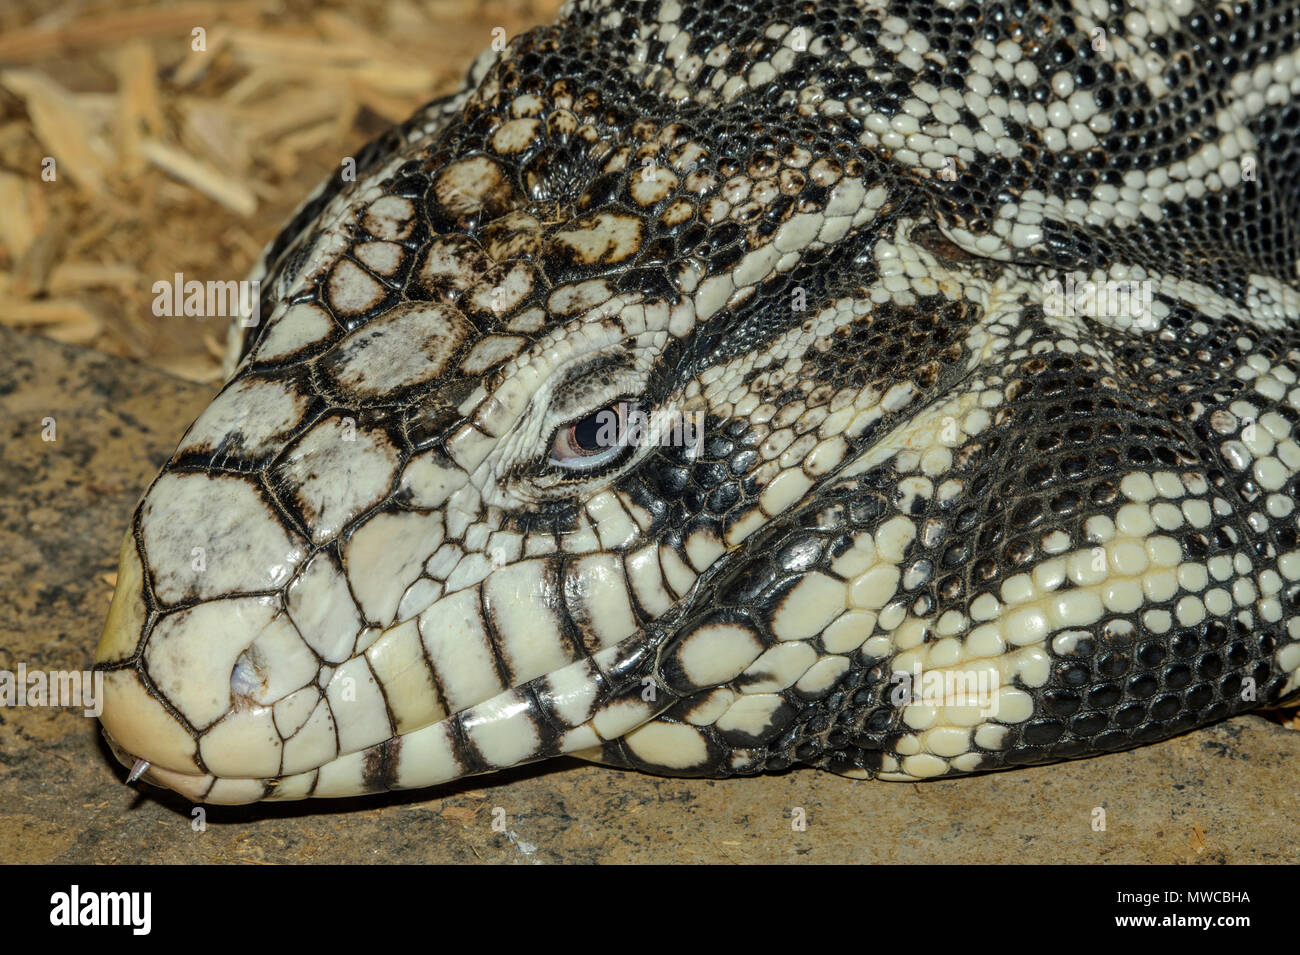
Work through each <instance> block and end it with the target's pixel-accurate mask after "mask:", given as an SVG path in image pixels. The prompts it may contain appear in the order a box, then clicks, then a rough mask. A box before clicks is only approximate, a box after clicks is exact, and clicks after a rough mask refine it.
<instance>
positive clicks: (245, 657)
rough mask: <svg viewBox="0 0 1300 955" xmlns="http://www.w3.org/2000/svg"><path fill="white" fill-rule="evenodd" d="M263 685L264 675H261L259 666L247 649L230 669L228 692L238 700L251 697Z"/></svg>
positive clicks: (264, 681) (264, 684) (264, 682)
mask: <svg viewBox="0 0 1300 955" xmlns="http://www.w3.org/2000/svg"><path fill="white" fill-rule="evenodd" d="M265 686H266V677H265V676H263V675H262V670H261V667H259V666H258V665H257V664H256V663H255V662H254V661H253V659H252V657H250V656H249V653H248V651H247V650H246V651H244V652H243V653H241V654H240V655H239V659H238V660H236V661H235V666H234V669H232V670H231V671H230V692H231V693H232V694H233V695H234V697H235V699H236V700H237V701H238V700H240V699H246V698H248V697H251V696H252V695H253V694H254V693H255V692H257V691H258V690H260V689H262V688H263V687H265Z"/></svg>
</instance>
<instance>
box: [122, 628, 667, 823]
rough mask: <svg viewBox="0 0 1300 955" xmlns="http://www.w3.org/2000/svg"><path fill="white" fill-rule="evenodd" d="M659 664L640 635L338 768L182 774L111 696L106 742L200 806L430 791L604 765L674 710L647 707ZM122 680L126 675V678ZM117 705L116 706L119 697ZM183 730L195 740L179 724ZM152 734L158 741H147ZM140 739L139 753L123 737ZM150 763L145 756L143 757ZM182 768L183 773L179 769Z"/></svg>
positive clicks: (146, 776) (147, 778)
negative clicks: (548, 765) (607, 751)
mask: <svg viewBox="0 0 1300 955" xmlns="http://www.w3.org/2000/svg"><path fill="white" fill-rule="evenodd" d="M652 660H653V657H652V655H649V654H647V652H646V646H645V643H644V642H643V641H642V640H641V639H639V637H633V638H629V639H628V640H625V641H623V642H622V643H619V644H617V645H614V646H611V647H609V648H607V649H606V650H603V651H601V652H599V653H597V654H595V655H594V656H592V657H590V658H587V659H583V660H579V661H576V662H574V663H572V664H569V665H568V666H565V667H561V668H559V669H558V670H556V671H554V672H552V673H548V674H546V675H544V676H542V677H538V678H536V679H534V680H530V681H528V682H527V683H525V684H523V685H521V686H518V687H512V688H511V689H509V690H507V691H505V692H503V693H500V694H497V695H496V696H494V697H492V698H490V699H488V700H485V701H483V702H482V703H479V704H477V705H475V706H472V707H469V708H468V709H466V710H463V711H461V712H459V713H455V714H452V715H450V716H448V717H445V718H443V719H441V720H438V721H436V722H434V723H431V724H429V725H428V726H425V727H422V728H420V729H418V730H413V731H410V732H408V733H404V734H400V735H395V736H391V737H389V738H387V739H385V740H383V741H382V742H379V743H376V744H374V745H372V746H368V747H365V748H363V749H359V750H355V751H353V752H350V753H346V754H343V755H340V756H336V757H335V758H333V759H331V760H328V761H327V762H325V763H323V764H322V765H320V766H317V767H313V768H311V769H308V770H305V771H302V772H296V773H290V774H283V775H269V776H238V775H231V776H225V775H221V776H219V775H216V774H213V773H211V772H203V771H202V769H201V768H200V767H199V766H198V764H197V763H196V762H195V761H194V760H189V763H190V765H191V766H193V767H194V769H193V770H190V771H186V770H178V769H174V768H171V767H169V766H167V765H164V764H163V763H161V762H156V761H155V760H176V759H177V757H178V753H177V751H176V750H172V751H171V752H168V751H167V741H168V739H169V737H172V738H174V737H175V733H174V732H171V733H166V732H164V733H159V732H158V730H159V727H158V726H157V725H152V726H150V725H148V724H149V723H150V720H151V716H156V714H151V712H150V710H149V708H148V707H147V706H145V705H143V704H142V702H141V701H140V700H139V699H136V700H135V701H134V705H133V704H132V701H130V700H129V699H127V698H125V697H124V694H122V693H121V691H120V688H119V690H118V692H117V693H107V694H106V704H105V708H104V715H103V717H102V718H101V721H102V724H103V731H104V737H105V739H106V740H107V742H108V745H109V748H110V749H111V751H112V753H113V755H114V756H115V757H116V758H117V760H118V761H119V762H120V763H121V764H122V765H123V766H126V767H129V768H130V770H131V772H130V773H129V774H128V778H127V781H128V783H130V782H134V781H136V780H142V781H144V782H146V783H150V784H152V785H154V786H158V787H161V788H166V789H171V790H174V791H175V792H177V793H179V794H181V795H182V796H185V797H186V798H188V799H190V800H191V801H193V802H196V803H207V804H212V805H240V804H245V803H252V802H260V801H263V800H271V801H275V800H293V799H306V798H311V797H315V798H320V797H342V796H354V795H360V794H364V793H373V792H384V791H390V790H402V789H420V788H425V787H428V786H434V785H438V784H440V783H445V782H450V781H451V780H454V779H459V778H461V777H464V776H472V775H479V774H482V773H489V772H495V771H498V770H501V769H507V768H509V767H511V766H517V765H521V764H524V763H529V762H535V761H537V760H542V759H548V758H550V757H553V756H559V755H574V756H578V757H580V758H585V759H590V760H593V761H601V758H602V757H601V753H602V748H603V746H604V744H605V743H607V742H609V741H612V740H616V739H618V738H619V737H621V736H623V735H624V734H626V733H627V732H629V731H631V730H633V729H635V728H636V727H638V726H641V725H642V724H644V723H645V722H647V721H648V720H650V719H651V718H652V717H653V716H654V715H655V714H656V713H657V712H659V711H660V710H662V709H663V708H664V706H666V705H667V703H668V702H669V698H668V697H664V698H663V699H662V700H661V701H659V704H658V705H656V704H655V703H654V702H651V701H647V700H646V699H645V696H644V694H642V693H641V689H642V682H641V680H640V679H639V678H637V677H636V676H635V675H634V674H635V673H636V672H639V670H640V669H641V668H642V667H643V666H644V664H645V663H647V662H650V661H652ZM116 672H119V673H120V672H122V671H116ZM114 697H116V699H114ZM174 725H175V729H176V730H180V731H182V732H186V731H185V730H184V729H183V728H182V727H181V726H180V724H179V723H178V722H177V723H175V724H174ZM142 731H147V732H149V734H150V735H148V736H143V735H141V733H142ZM115 734H120V736H121V737H122V738H125V739H131V740H132V744H131V748H129V749H128V748H127V746H125V745H123V742H122V741H121V739H120V738H119V735H115ZM137 752H139V753H143V754H144V755H136V753H137ZM173 765H176V764H175V763H173Z"/></svg>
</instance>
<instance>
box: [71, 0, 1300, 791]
mask: <svg viewBox="0 0 1300 955" xmlns="http://www.w3.org/2000/svg"><path fill="white" fill-rule="evenodd" d="M353 159H354V160H355V162H354V164H353V165H354V166H355V170H356V175H355V176H347V175H336V176H334V177H332V178H330V179H329V180H328V181H327V182H326V183H324V184H323V185H322V186H321V187H320V188H319V189H318V190H317V191H316V192H315V193H314V194H313V195H312V196H311V197H310V198H309V199H307V200H306V202H305V203H304V205H303V206H302V207H301V209H300V211H299V212H298V213H297V214H296V215H295V216H294V217H293V219H292V221H291V222H290V223H289V224H288V226H287V227H286V228H285V229H284V231H283V232H282V233H281V234H280V235H279V237H278V238H276V239H275V240H274V241H273V242H272V243H271V245H270V246H269V248H268V249H267V251H266V253H265V255H264V257H263V259H262V261H261V264H260V265H259V266H258V268H257V270H256V271H255V273H254V276H253V277H254V278H256V279H259V280H260V281H261V295H260V301H259V311H260V320H259V321H257V322H256V324H253V323H251V322H247V321H245V322H240V323H238V324H237V325H236V327H235V329H234V335H233V338H232V349H231V374H230V377H229V380H228V381H227V382H226V384H225V386H224V388H223V389H222V390H221V392H220V394H219V395H218V396H217V397H216V399H215V400H214V401H213V402H212V403H211V405H210V406H209V407H208V408H207V410H206V411H204V412H203V414H202V415H201V416H200V417H199V418H198V420H197V421H195V422H194V424H193V426H192V427H191V428H190V429H189V431H188V432H187V433H186V434H185V436H184V437H183V438H182V439H181V441H180V444H179V446H178V447H177V448H176V451H175V453H174V455H173V456H172V457H171V459H170V460H169V461H168V462H167V464H166V466H165V467H164V468H163V469H162V472H161V473H160V474H159V475H158V477H157V478H156V479H155V480H154V482H153V483H152V485H150V487H149V489H148V491H147V493H146V494H145V495H144V498H143V500H142V501H141V503H140V505H139V507H138V509H137V510H136V512H135V515H134V517H133V519H132V522H131V526H130V529H129V531H128V533H127V535H126V538H125V541H124V543H123V546H122V551H121V563H120V571H119V578H118V585H117V591H116V595H115V597H114V600H113V604H112V609H111V611H110V614H109V618H108V623H107V626H106V628H105V630H104V634H103V637H102V639H101V641H100V643H99V647H98V651H97V664H98V667H99V668H100V669H101V670H102V671H103V672H104V676H105V681H106V699H105V707H104V711H103V717H102V720H103V727H104V730H105V732H106V734H107V735H108V737H109V739H110V741H111V743H112V746H113V747H114V750H115V752H116V753H117V754H118V755H119V756H120V758H121V759H122V760H123V761H124V762H125V763H127V764H128V765H132V766H133V767H134V770H133V772H132V774H131V775H132V778H133V779H134V778H135V777H137V776H141V775H143V778H144V779H146V780H147V781H149V782H152V783H154V784H157V785H159V786H166V787H170V788H172V789H174V790H177V791H178V792H181V793H183V794H185V795H186V796H188V797H190V798H192V799H194V800H202V801H205V802H210V803H240V802H250V801H255V800H262V799H300V798H305V797H313V796H344V795H351V794H357V793H366V792H375V791H380V790H391V789H405V788H412V787H425V786H432V785H435V784H438V783H442V782H446V781H448V780H454V779H458V778H460V777H464V776H469V775H472V774H477V773H487V772H491V771H493V770H497V769H500V768H503V767H509V766H515V765H518V764H521V763H527V762H530V761H536V760H542V759H546V758H548V757H551V756H556V755H559V754H573V755H576V756H580V757H584V758H588V759H592V760H597V761H600V762H603V763H607V764H611V765H615V766H623V767H634V768H637V769H641V770H647V771H650V772H654V773H663V774H679V775H696V776H731V775H746V774H757V773H762V772H764V771H772V770H780V769H784V768H786V767H790V766H792V765H795V764H806V765H811V766H815V767H821V768H824V769H828V770H831V771H833V772H836V773H841V774H844V775H846V776H850V777H856V778H861V779H882V780H921V779H929V778H933V777H940V776H951V775H959V774H968V773H977V772H983V771H987V770H997V769H1006V768H1011V767H1018V766H1023V765H1025V764H1032V763H1044V762H1051V761H1055V760H1063V759H1069V758H1074V757H1081V756H1088V755H1092V754H1098V753H1105V752H1109V751H1113V750H1121V749H1124V748H1127V747H1132V746H1138V745H1141V744H1145V743H1150V742H1153V741H1156V740H1161V739H1164V738H1166V737H1169V736H1173V735H1175V734H1178V733H1182V732H1185V731H1187V730H1190V729H1192V728H1194V727H1197V726H1201V725H1203V724H1206V723H1210V722H1213V721H1216V720H1221V719H1224V718H1225V717H1227V716H1229V715H1231V714H1234V713H1240V712H1242V711H1244V710H1247V709H1251V708H1253V707H1256V706H1259V705H1261V704H1265V703H1271V702H1275V701H1278V700H1281V699H1283V698H1285V697H1287V696H1288V695H1290V694H1292V693H1293V692H1294V691H1295V690H1296V689H1297V685H1298V684H1300V676H1298V675H1297V673H1298V671H1300V541H1298V534H1297V514H1296V509H1295V504H1296V484H1297V472H1298V471H1300V444H1298V443H1297V436H1296V430H1297V427H1298V422H1300V384H1298V383H1297V376H1298V375H1300V332H1297V327H1298V326H1297V320H1298V318H1300V291H1298V288H1300V284H1298V282H1297V263H1298V262H1300V230H1298V227H1297V223H1298V222H1300V8H1297V6H1296V4H1295V3H1294V2H1280V3H1279V2H1259V3H1244V2H1243V3H1237V4H1235V5H1233V6H1231V7H1229V6H1227V5H1223V4H1220V5H1218V6H1211V5H1207V4H1200V3H1194V2H1192V0H1165V2H1159V0H1149V2H1147V0H1144V2H1139V0H1003V2H988V3H974V2H970V0H939V2H931V0H897V2H892V0H881V2H871V0H861V2H849V0H824V2H823V0H817V2H813V0H799V2H791V0H741V2H733V3H727V4H705V3H688V2H685V0H645V2H616V0H575V2H571V3H570V4H569V5H568V7H567V8H566V9H565V10H564V11H563V13H562V14H561V16H560V19H559V22H558V23H557V24H555V25H554V26H550V27H545V28H539V29H535V30H532V31H531V32H528V33H525V34H523V35H522V36H519V37H518V38H516V39H515V40H513V41H512V42H510V43H509V44H508V45H506V46H505V48H504V49H503V50H500V51H495V52H494V51H490V52H488V53H487V54H485V55H484V56H483V57H481V58H480V59H479V60H478V61H477V63H476V65H475V66H474V67H473V69H472V70H471V72H470V75H469V77H468V79H467V82H466V83H465V85H464V88H463V89H462V90H461V91H460V92H458V93H456V94H455V95H453V96H450V97H448V98H445V99H440V100H437V101H435V102H433V103H431V104H430V105H428V106H427V107H426V108H424V109H423V110H421V111H420V112H419V113H418V114H416V116H414V117H413V118H412V119H411V120H410V121H409V122H407V123H406V124H404V125H403V126H401V127H399V128H397V129H394V130H392V131H391V132H389V133H388V134H386V135H385V136H383V137H382V138H380V139H379V140H377V141H376V142H374V143H372V144H371V145H370V146H368V147H367V148H366V149H365V150H364V151H363V152H362V153H361V154H360V155H358V156H356V157H353ZM345 165H346V164H345ZM245 326H247V327H245ZM1098 768H1099V769H1100V768H1101V764H1100V763H1099V764H1098Z"/></svg>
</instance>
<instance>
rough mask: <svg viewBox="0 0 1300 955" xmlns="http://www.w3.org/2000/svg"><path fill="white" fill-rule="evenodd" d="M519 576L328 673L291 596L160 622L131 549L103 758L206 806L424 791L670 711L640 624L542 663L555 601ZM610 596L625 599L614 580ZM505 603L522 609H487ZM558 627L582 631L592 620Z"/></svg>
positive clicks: (354, 651)
mask: <svg viewBox="0 0 1300 955" xmlns="http://www.w3.org/2000/svg"><path fill="white" fill-rule="evenodd" d="M512 566H513V567H514V569H513V570H510V569H509V568H507V570H506V571H505V572H503V576H505V577H506V578H507V581H506V584H505V585H503V584H502V583H501V580H500V578H498V579H496V580H494V579H493V576H492V575H490V576H489V577H488V578H486V579H485V580H484V581H483V582H481V583H480V584H478V585H475V586H471V587H469V588H466V589H465V590H463V591H459V592H457V593H455V594H452V595H449V596H448V597H445V598H443V599H441V600H437V601H434V602H432V603H431V604H430V606H429V607H427V608H426V609H425V610H424V611H422V612H421V613H419V614H416V615H415V616H412V617H409V618H407V619H405V620H403V621H400V622H397V623H394V624H392V625H390V626H388V627H387V628H385V629H383V630H375V631H373V632H370V633H367V632H366V631H365V630H364V629H363V631H362V635H361V636H359V637H358V638H357V642H356V643H353V644H350V645H349V648H348V649H347V651H346V652H345V653H339V654H337V657H338V658H336V659H334V660H333V661H328V662H327V661H323V660H322V659H321V658H320V657H319V656H318V655H317V654H316V653H314V652H311V650H310V649H309V647H310V645H311V641H310V640H307V639H303V637H302V636H300V633H299V630H298V626H299V624H301V623H303V622H305V618H303V617H301V616H299V618H298V621H297V622H295V619H294V617H293V616H292V613H291V611H289V610H286V609H285V604H286V603H288V604H289V605H290V606H292V598H286V597H285V596H284V595H283V594H275V595H269V596H268V595H261V596H255V595H254V596H229V597H223V598H221V599H216V600H208V601H200V602H198V603H195V604H192V605H190V606H186V607H182V608H179V609H164V610H162V611H161V612H160V611H159V610H158V609H157V608H156V606H154V604H156V601H155V600H153V599H152V598H148V597H147V596H146V590H147V586H148V583H147V581H146V575H145V574H144V573H143V571H142V564H141V561H140V558H139V555H138V551H137V548H136V545H135V540H134V538H133V537H132V536H131V535H128V536H127V539H126V541H125V543H124V547H123V552H122V558H121V562H120V567H119V577H118V587H117V591H116V593H115V595H114V601H113V606H112V608H111V609H110V612H109V615H108V620H107V623H106V626H105V630H104V635H103V637H102V638H101V641H100V644H99V648H98V651H97V654H96V665H97V666H98V667H99V668H100V669H102V670H103V671H105V672H104V676H105V689H104V710H103V713H102V715H101V723H102V726H103V730H104V734H105V736H106V738H107V740H108V743H109V746H110V748H111V749H112V752H113V753H114V755H115V756H116V758H117V759H118V760H119V761H120V762H121V763H122V764H123V765H125V766H127V767H130V769H131V773H130V777H129V781H135V780H136V779H141V780H143V781H145V782H147V783H150V784H153V785H155V786H160V787H165V788H168V789H172V790H175V791H176V792H178V793H180V794H182V795H184V796H186V797H187V798H189V799H191V800H194V801H196V802H204V803H212V804H238V803H248V802H256V801H260V800H264V799H298V798H307V797H322V796H350V795H356V794H360V793H368V792H378V791H385V790H392V789H408V788H418V787H425V786H431V785H436V784H438V783H443V782H447V781H450V780H453V779H457V778H460V777H463V776H470V775H476V774H479V773H487V772H493V771H496V770H499V769H504V768H508V767H510V766H515V765H519V764H521V763H527V762H532V761H535V760H539V759H544V758H548V757H550V756H554V755H560V754H583V753H584V752H585V753H586V755H587V756H588V757H589V758H594V759H600V756H601V748H602V746H603V745H604V744H605V743H606V742H608V741H611V740H614V739H617V738H619V737H620V736H622V735H623V734H625V733H627V732H628V731H630V730H633V729H635V728H636V727H637V726H639V725H641V724H642V723H645V722H646V721H648V720H650V719H652V718H653V717H654V716H655V715H656V713H657V712H659V711H660V710H662V709H663V708H664V706H666V705H667V704H668V702H670V701H669V700H668V699H667V698H666V697H664V698H661V699H659V700H658V701H651V700H646V699H644V698H643V696H642V678H643V675H644V674H647V673H651V672H653V668H654V663H655V661H654V655H653V654H652V653H649V652H648V647H649V646H650V644H651V641H648V639H647V636H646V632H645V631H644V630H642V629H640V627H639V626H636V624H635V621H632V620H630V619H629V622H628V626H627V627H626V628H625V630H620V631H606V632H604V633H603V634H595V633H587V634H586V637H587V640H586V641H584V640H583V639H582V638H581V637H576V638H575V639H574V640H573V641H571V642H569V643H566V644H563V645H562V644H561V643H560V642H557V643H555V644H554V646H553V647H552V652H551V653H549V654H541V655H539V654H538V647H539V646H543V645H544V644H545V631H546V622H547V621H546V619H545V618H544V617H543V616H542V609H544V608H540V606H539V607H538V608H532V609H531V610H530V609H529V608H528V607H526V606H524V605H525V604H528V602H529V601H530V600H539V601H541V600H544V599H545V598H546V596H547V594H549V593H551V591H552V588H548V587H545V586H539V587H533V586H531V585H529V583H528V581H529V580H531V578H530V577H529V574H530V573H532V572H533V571H535V570H536V568H530V567H529V566H528V562H523V563H521V564H516V565H512ZM521 568H522V569H521ZM511 574H513V575H514V577H511V576H510V575H511ZM506 585H508V586H506ZM608 585H609V587H610V588H618V589H623V588H625V586H626V585H625V582H624V581H623V580H622V579H621V578H619V577H618V575H616V574H614V575H612V576H611V579H610V580H609V581H608ZM503 586H506V590H505V591H502V589H501V588H502V587H503ZM287 589H290V590H291V589H292V588H287ZM611 592H612V591H611ZM503 593H508V594H510V595H513V598H512V599H513V604H512V605H511V607H510V608H509V609H508V610H507V609H506V608H502V609H501V611H500V612H494V602H495V603H499V602H501V600H500V598H501V596H502V595H503ZM485 594H486V596H485ZM549 603H550V604H551V605H554V604H555V602H554V601H549ZM561 603H562V602H561ZM148 607H153V609H147V608H148ZM521 608H522V609H523V611H524V612H523V613H521V612H520V611H521ZM317 610H318V611H319V614H318V615H317V619H324V618H327V617H329V616H330V614H329V612H328V610H329V608H317ZM551 612H552V613H554V614H559V613H561V612H562V610H561V609H556V608H555V607H554V606H552V610H551ZM553 622H556V623H557V632H558V629H563V630H565V631H568V632H570V633H576V632H577V630H578V627H579V625H580V624H581V622H582V617H581V615H578V618H577V619H576V620H575V619H573V618H566V619H563V620H559V621H553ZM560 625H562V626H560ZM627 631H630V632H627ZM521 647H522V649H520V648H521ZM339 658H341V659H339Z"/></svg>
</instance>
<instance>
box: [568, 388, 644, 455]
mask: <svg viewBox="0 0 1300 955" xmlns="http://www.w3.org/2000/svg"><path fill="white" fill-rule="evenodd" d="M638 413H639V412H638V409H637V406H636V404H635V403H634V402H631V401H626V400H624V401H616V402H614V403H613V404H610V405H606V406H605V407H604V408H601V409H600V410H599V411H594V412H592V413H591V414H589V415H587V416H586V417H584V418H579V419H578V420H577V421H573V422H570V423H569V424H566V425H561V426H560V429H559V430H558V431H556V432H555V437H554V438H553V439H552V441H551V456H550V461H549V463H550V464H551V465H552V466H554V467H558V468H563V469H565V470H569V471H594V470H596V469H598V468H605V467H609V466H610V465H612V464H613V463H615V462H620V463H621V461H622V459H624V458H626V457H627V455H629V454H630V453H631V452H632V449H633V447H635V445H636V443H637V439H638V434H639V430H640V429H639V427H638V425H637V422H636V420H635V419H636V417H637V416H638Z"/></svg>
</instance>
